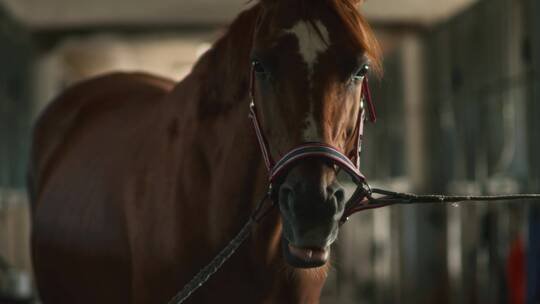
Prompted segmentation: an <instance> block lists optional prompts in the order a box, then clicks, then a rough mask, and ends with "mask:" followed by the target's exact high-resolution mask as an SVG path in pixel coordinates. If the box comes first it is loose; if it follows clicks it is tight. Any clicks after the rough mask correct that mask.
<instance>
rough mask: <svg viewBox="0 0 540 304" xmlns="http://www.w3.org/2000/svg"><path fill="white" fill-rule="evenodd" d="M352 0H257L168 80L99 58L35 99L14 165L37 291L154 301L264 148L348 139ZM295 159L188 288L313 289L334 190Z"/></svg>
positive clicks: (328, 173) (355, 58) (335, 205)
mask: <svg viewBox="0 0 540 304" xmlns="http://www.w3.org/2000/svg"><path fill="white" fill-rule="evenodd" d="M360 4H361V3H360V1H359V0H259V1H257V2H255V3H253V4H252V5H251V6H250V7H248V8H246V10H244V11H243V12H242V13H241V14H240V15H239V16H238V17H237V18H236V19H235V20H234V21H233V22H232V24H231V25H230V26H229V28H228V30H227V31H226V32H225V33H224V34H223V36H222V37H221V38H220V39H218V40H217V42H215V44H214V45H213V46H212V48H211V49H210V50H208V51H207V52H206V53H205V54H204V55H202V56H201V58H200V59H199V60H198V62H197V63H196V64H195V65H194V67H193V69H192V71H191V73H190V74H189V75H188V76H186V78H185V79H183V80H182V81H180V82H179V83H174V82H173V81H171V80H168V79H164V78H160V77H158V76H154V75H150V74H146V73H135V72H134V73H112V74H108V75H104V76H99V77H97V78H93V79H90V80H86V81H83V82H81V83H78V84H75V85H73V86H72V87H70V88H68V89H67V90H66V91H64V92H63V93H62V94H61V95H60V96H58V97H57V98H56V99H55V100H53V102H52V103H50V104H49V105H48V107H47V108H46V109H45V110H44V111H43V113H41V115H40V116H39V117H38V120H37V121H36V124H35V126H34V130H33V140H32V148H31V152H30V162H29V163H30V166H29V174H28V188H29V195H30V199H31V202H32V223H33V226H32V236H31V243H32V260H33V265H34V269H35V278H36V284H37V287H38V291H39V295H40V297H41V299H42V302H43V303H45V304H48V303H60V304H62V303H166V302H167V301H168V300H169V299H170V298H171V297H172V296H173V295H174V294H175V293H176V292H177V291H178V290H179V289H180V288H181V287H182V286H184V284H186V283H187V282H189V280H190V279H191V278H192V277H193V276H194V275H195V274H196V273H197V271H198V270H200V269H201V268H202V267H203V266H204V265H206V264H207V263H208V262H209V261H210V260H211V259H212V258H213V257H214V256H215V255H216V254H217V253H218V252H219V251H220V250H221V249H222V248H223V247H224V246H225V245H226V244H227V243H228V242H229V240H230V239H231V238H232V237H233V236H234V235H235V234H236V233H237V232H238V230H239V229H240V228H241V227H242V226H243V224H244V223H245V221H246V219H247V218H249V216H250V215H251V214H252V212H253V210H254V208H255V206H256V203H255V202H256V200H257V198H258V197H260V196H261V195H263V194H264V193H266V191H267V183H268V182H267V181H268V172H267V167H266V166H265V157H263V155H262V154H261V150H260V149H261V148H260V146H259V144H258V139H257V136H255V134H254V133H255V132H254V131H253V127H252V124H251V121H250V119H249V118H248V110H247V109H248V107H249V104H250V102H251V100H250V95H251V96H252V97H253V100H254V101H255V102H256V103H257V108H256V111H257V115H258V117H259V123H260V128H261V130H260V131H261V132H262V133H264V138H265V140H266V141H267V143H268V151H267V152H268V154H269V155H271V156H273V157H274V158H279V157H280V156H282V155H283V154H284V153H285V152H286V151H288V150H290V149H291V148H293V147H295V146H297V145H298V144H301V143H308V142H321V143H326V144H328V145H332V146H333V147H337V149H340V150H342V151H349V150H350V149H352V148H353V147H354V142H355V140H357V139H356V133H355V129H356V124H357V119H358V117H359V113H361V112H363V110H362V105H361V103H360V102H359V100H360V97H361V94H362V92H363V87H364V86H363V85H362V84H363V83H364V81H363V79H364V78H365V77H367V71H368V69H369V67H370V68H371V70H372V71H375V72H374V73H375V74H377V71H380V66H381V63H380V61H381V55H380V53H381V52H380V48H379V46H378V44H377V41H376V38H375V36H374V34H373V32H372V30H371V29H370V27H369V25H368V23H367V22H366V20H365V18H364V17H363V16H362V15H361V14H360V13H359V11H358V6H359V5H360ZM339 176H340V173H339V170H338V168H336V166H335V165H333V164H332V163H330V162H328V161H325V160H321V159H306V160H304V161H302V162H300V163H298V164H297V165H295V166H294V167H293V168H291V169H290V170H288V172H287V174H286V175H284V176H283V178H282V180H281V181H280V183H279V185H278V186H277V187H275V188H274V189H273V190H272V191H273V193H274V194H273V200H274V203H275V205H277V206H278V207H279V208H274V209H272V210H271V211H270V212H269V213H268V215H267V216H266V217H265V218H264V219H263V220H261V221H260V223H259V224H258V225H256V226H254V227H253V228H252V231H251V235H250V237H249V238H248V239H247V241H246V243H244V244H243V245H242V246H241V247H240V248H239V249H238V251H237V253H236V254H235V255H234V256H233V257H232V258H231V259H230V260H229V261H228V262H227V263H226V264H225V265H224V266H223V268H222V269H220V270H219V271H218V272H217V273H216V274H215V275H214V276H213V277H212V278H211V279H210V280H209V281H208V282H207V283H206V284H205V285H204V286H202V287H201V289H200V290H198V291H197V292H195V293H194V294H193V295H192V296H191V297H190V298H189V299H188V302H189V303H220V302H233V301H234V302H236V303H318V302H319V298H320V294H321V290H322V288H323V286H324V283H325V279H326V277H327V275H328V271H329V268H330V263H331V262H330V252H331V245H332V244H333V243H334V241H335V240H336V238H337V236H338V232H339V229H340V224H339V222H340V218H341V217H342V215H343V213H344V208H345V207H344V206H345V201H346V191H345V190H344V188H343V185H342V182H341V180H340V179H339Z"/></svg>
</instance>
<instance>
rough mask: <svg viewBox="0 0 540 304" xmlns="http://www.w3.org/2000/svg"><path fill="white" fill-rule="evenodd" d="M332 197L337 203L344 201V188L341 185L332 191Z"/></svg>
mask: <svg viewBox="0 0 540 304" xmlns="http://www.w3.org/2000/svg"><path fill="white" fill-rule="evenodd" d="M334 197H335V198H336V201H337V203H338V204H341V203H343V202H344V201H345V190H344V189H343V188H341V187H339V189H337V190H336V192H334Z"/></svg>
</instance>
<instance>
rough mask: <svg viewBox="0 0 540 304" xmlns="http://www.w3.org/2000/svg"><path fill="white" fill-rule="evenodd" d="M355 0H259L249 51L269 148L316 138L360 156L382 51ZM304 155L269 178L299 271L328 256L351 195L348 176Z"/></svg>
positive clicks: (283, 149)
mask: <svg viewBox="0 0 540 304" xmlns="http://www.w3.org/2000/svg"><path fill="white" fill-rule="evenodd" d="M358 2H359V1H354V0H318V1H310V0H295V1H285V0H263V1H262V3H261V6H262V9H261V11H260V15H259V19H258V22H257V25H256V29H255V31H254V37H253V41H254V42H253V47H252V50H251V63H252V97H253V100H254V102H255V103H256V105H257V110H256V111H257V115H258V116H259V117H260V129H261V133H263V134H264V137H265V141H267V142H268V151H267V153H268V154H269V155H270V156H271V157H274V158H280V157H282V156H283V155H284V154H286V153H287V152H288V151H290V150H291V149H293V148H294V147H298V146H299V145H302V144H306V143H318V144H324V145H328V146H331V147H335V148H336V149H337V150H339V151H343V154H344V155H348V156H349V155H353V156H351V157H354V154H357V153H358V151H355V148H356V143H357V142H358V140H359V138H358V137H359V136H360V135H359V133H358V132H357V130H358V128H359V126H358V125H359V124H358V121H359V119H363V115H359V114H361V113H362V111H363V109H362V102H361V97H362V94H363V89H365V86H364V85H363V84H364V82H365V81H366V77H367V76H368V71H369V69H370V67H371V68H372V70H375V71H379V70H380V55H379V54H380V52H379V47H378V44H377V41H376V40H375V38H374V36H373V34H372V32H371V30H370V28H369V26H368V24H367V23H366V21H365V20H364V19H363V17H362V16H361V15H360V14H359V12H358V10H357V8H356V6H357V4H358ZM342 173H343V172H342V170H340V168H339V167H338V166H336V165H335V164H334V163H332V162H329V161H327V159H324V158H321V159H318V158H307V159H305V160H302V161H301V162H299V163H297V164H296V165H295V166H294V167H291V168H290V169H288V170H287V172H286V174H283V176H282V177H281V178H280V179H279V180H278V181H277V182H275V183H274V186H275V187H274V189H273V191H274V198H275V201H277V202H278V204H279V208H280V211H281V215H282V223H283V233H282V236H283V242H282V243H283V246H282V247H283V254H284V257H285V260H286V261H287V262H288V263H289V264H290V265H292V266H294V267H298V268H311V267H319V266H322V265H324V264H326V262H327V261H328V258H329V252H330V249H329V248H330V245H331V244H332V243H333V242H334V241H335V240H336V239H337V236H338V232H339V226H340V220H341V218H342V216H343V213H344V210H345V207H346V203H347V201H348V199H349V198H350V196H351V195H350V193H348V192H349V191H346V189H345V188H344V184H345V182H344V179H345V175H346V174H342Z"/></svg>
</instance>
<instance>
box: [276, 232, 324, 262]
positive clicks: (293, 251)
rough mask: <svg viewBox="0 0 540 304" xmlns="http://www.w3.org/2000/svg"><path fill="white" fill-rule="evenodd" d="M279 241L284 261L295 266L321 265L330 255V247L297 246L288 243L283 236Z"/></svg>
mask: <svg viewBox="0 0 540 304" xmlns="http://www.w3.org/2000/svg"><path fill="white" fill-rule="evenodd" d="M281 243H282V249H283V256H284V257H285V261H286V262H287V263H288V264H289V265H291V266H293V267H296V268H315V267H321V266H323V265H325V264H326V262H328V258H329V257H330V247H326V248H319V247H309V248H302V247H297V246H294V245H293V244H291V243H289V241H288V240H287V239H286V238H283V240H282V242H281Z"/></svg>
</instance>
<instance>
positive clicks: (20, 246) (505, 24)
mask: <svg viewBox="0 0 540 304" xmlns="http://www.w3.org/2000/svg"><path fill="white" fill-rule="evenodd" d="M248 5H249V4H246V1H245V0H153V1H144V0H93V1H86V0H0V303H33V301H32V300H31V299H33V298H35V291H34V289H33V283H32V270H31V263H30V259H29V207H28V199H27V196H26V193H25V166H26V159H27V151H28V143H29V131H30V128H31V125H32V121H33V119H34V117H35V116H36V115H37V113H39V111H40V109H42V108H43V106H44V105H46V104H47V102H48V101H50V100H51V98H53V97H54V96H55V95H57V94H58V93H59V92H60V91H62V90H63V89H64V88H65V87H66V86H68V85H70V84H72V83H74V82H77V81H80V80H82V79H85V78H88V77H92V76H94V75H97V74H100V73H105V72H107V71H111V70H127V71H133V70H145V71H150V72H154V73H157V74H161V75H165V76H168V77H171V78H173V79H176V80H180V79H182V78H183V77H184V76H185V75H186V74H187V73H188V72H189V71H190V68H191V66H192V65H193V63H194V62H195V61H196V60H197V58H198V57H199V56H200V55H201V54H202V53H203V52H205V50H207V49H208V48H209V46H210V45H211V43H212V42H213V41H214V40H215V39H216V38H217V37H219V35H220V34H221V33H222V32H223V31H224V29H225V28H226V25H227V24H228V23H229V22H230V21H231V20H232V19H233V18H234V16H236V15H237V14H238V12H239V11H241V10H242V9H244V8H245V7H246V6H248ZM362 11H363V13H364V14H365V15H366V16H367V17H368V19H369V20H370V22H371V24H372V26H373V27H374V28H375V30H376V32H377V36H378V38H379V39H380V41H381V43H382V45H383V48H384V54H385V55H384V56H385V76H384V78H383V79H382V80H381V81H380V82H378V83H374V84H373V95H374V98H375V103H376V106H377V109H378V112H379V118H380V119H379V121H378V123H377V124H376V125H368V130H367V133H368V134H367V140H366V143H365V144H364V145H365V146H364V154H363V160H362V163H363V168H364V171H365V172H366V175H367V176H369V177H370V179H371V180H375V182H374V184H376V185H377V186H383V187H390V188H392V189H396V190H399V191H415V192H444V193H453V194H504V193H513V192H540V159H539V158H538V157H537V156H539V155H540V140H539V139H540V79H539V76H538V73H539V72H540V2H539V1H538V0H399V1H397V0H368V1H367V3H366V4H365V5H364V6H363V8H362ZM539 209H540V204H539V203H536V204H534V203H525V202H515V203H506V202H503V203H498V204H480V203H478V204H471V205H469V204H467V205H466V206H465V205H461V206H460V205H454V206H448V207H441V206H420V207H414V206H408V207H399V206H398V207H391V208H385V209H380V210H375V211H368V212H365V213H362V214H359V215H356V216H355V217H354V218H353V219H352V220H351V221H350V222H349V223H348V224H347V225H346V226H345V228H344V229H343V230H342V232H341V236H340V240H339V242H338V245H337V248H336V250H335V251H334V253H335V254H334V255H335V256H334V263H333V264H334V269H333V271H332V274H331V276H330V278H329V281H328V283H327V285H326V288H325V290H324V294H323V301H322V302H323V303H344V304H347V303H442V304H444V303H448V304H450V303H527V304H538V303H540V210H539Z"/></svg>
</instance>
